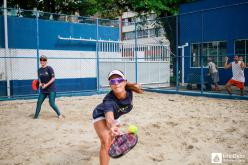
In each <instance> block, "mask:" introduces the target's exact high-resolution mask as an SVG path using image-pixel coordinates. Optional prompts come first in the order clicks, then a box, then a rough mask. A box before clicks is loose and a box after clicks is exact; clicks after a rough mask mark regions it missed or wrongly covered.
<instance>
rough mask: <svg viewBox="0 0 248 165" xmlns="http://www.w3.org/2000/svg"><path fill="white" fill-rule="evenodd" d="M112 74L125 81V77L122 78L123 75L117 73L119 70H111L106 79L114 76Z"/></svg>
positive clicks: (119, 72)
mask: <svg viewBox="0 0 248 165" xmlns="http://www.w3.org/2000/svg"><path fill="white" fill-rule="evenodd" d="M114 74H116V75H119V76H121V77H122V78H123V79H126V78H125V76H124V74H123V73H122V72H121V71H119V70H113V71H111V72H110V73H109V74H108V79H109V78H110V77H111V76H112V75H114Z"/></svg>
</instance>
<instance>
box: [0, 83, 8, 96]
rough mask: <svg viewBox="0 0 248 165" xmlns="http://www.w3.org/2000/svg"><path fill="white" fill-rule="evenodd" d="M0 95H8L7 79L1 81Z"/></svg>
mask: <svg viewBox="0 0 248 165" xmlns="http://www.w3.org/2000/svg"><path fill="white" fill-rule="evenodd" d="M0 96H7V81H0Z"/></svg>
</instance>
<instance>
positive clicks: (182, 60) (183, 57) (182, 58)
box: [182, 47, 184, 86]
mask: <svg viewBox="0 0 248 165" xmlns="http://www.w3.org/2000/svg"><path fill="white" fill-rule="evenodd" d="M182 86H184V47H182Z"/></svg>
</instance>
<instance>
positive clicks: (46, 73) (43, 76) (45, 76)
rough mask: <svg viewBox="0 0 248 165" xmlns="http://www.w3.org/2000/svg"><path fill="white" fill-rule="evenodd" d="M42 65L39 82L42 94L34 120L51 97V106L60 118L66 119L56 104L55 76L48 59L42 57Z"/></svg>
mask: <svg viewBox="0 0 248 165" xmlns="http://www.w3.org/2000/svg"><path fill="white" fill-rule="evenodd" d="M40 64H41V67H40V68H39V70H38V75H39V80H40V84H39V86H40V94H39V97H38V100H37V106H36V111H35V115H34V118H35V119H37V118H38V116H39V113H40V109H41V105H42V103H43V101H44V100H45V98H46V97H47V96H48V97H49V104H50V106H51V107H52V108H53V110H54V111H55V112H56V114H57V115H58V118H64V115H61V113H60V111H59V109H58V107H57V105H56V104H55V97H56V92H55V84H54V81H55V74H54V71H53V68H52V67H50V66H47V57H46V56H44V55H42V56H40Z"/></svg>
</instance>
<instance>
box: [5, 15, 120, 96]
mask: <svg viewBox="0 0 248 165" xmlns="http://www.w3.org/2000/svg"><path fill="white" fill-rule="evenodd" d="M3 21H4V20H3V16H0V48H4V47H5V44H4V23H3ZM59 35H60V36H61V37H70V36H71V37H73V38H79V37H82V38H91V39H96V25H94V24H79V23H69V22H60V21H50V20H39V43H40V45H39V48H40V49H46V50H70V51H75V50H76V51H95V50H96V43H95V42H82V41H62V40H59V39H58V36H59ZM36 36H37V33H36V20H35V19H33V18H20V17H8V37H9V48H10V49H12V48H14V49H37V44H36V43H37V38H36ZM99 38H101V39H102V40H119V28H115V27H107V26H99ZM0 60H3V59H0ZM34 67H36V66H34ZM31 84H32V80H10V93H11V95H27V94H35V93H36V92H35V91H32V89H31ZM55 84H56V89H57V91H59V92H66V91H83V90H96V89H97V78H96V77H86V78H66V79H56V82H55ZM6 95H7V82H6V81H0V96H6Z"/></svg>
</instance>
